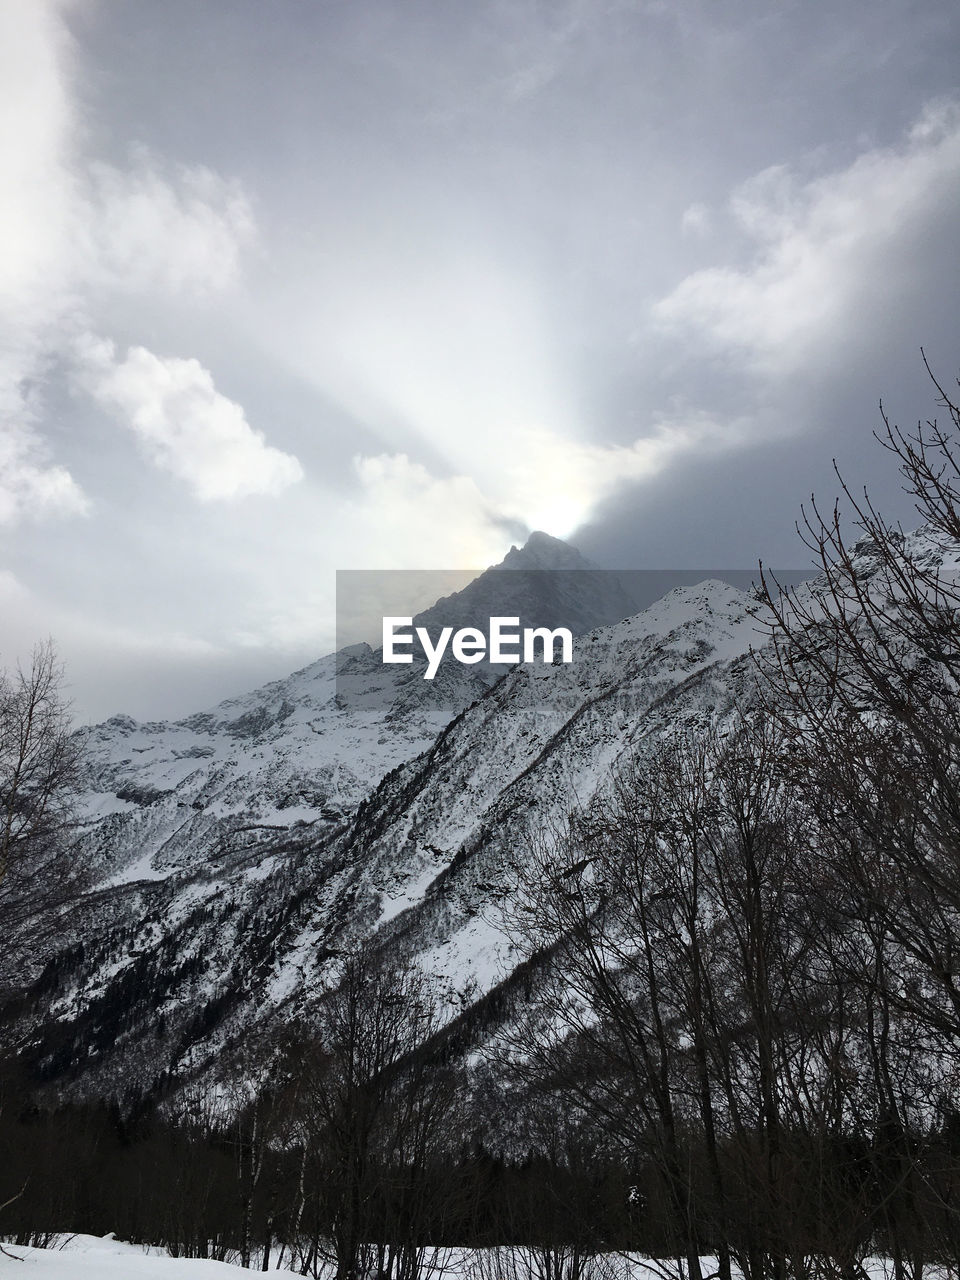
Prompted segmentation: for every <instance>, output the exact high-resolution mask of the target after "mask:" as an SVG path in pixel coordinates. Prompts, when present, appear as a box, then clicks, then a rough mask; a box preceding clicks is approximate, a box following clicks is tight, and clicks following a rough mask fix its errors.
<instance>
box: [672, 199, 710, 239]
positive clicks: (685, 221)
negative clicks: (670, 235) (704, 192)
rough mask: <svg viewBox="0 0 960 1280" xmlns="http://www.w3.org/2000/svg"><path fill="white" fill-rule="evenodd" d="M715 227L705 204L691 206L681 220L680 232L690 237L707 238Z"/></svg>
mask: <svg viewBox="0 0 960 1280" xmlns="http://www.w3.org/2000/svg"><path fill="white" fill-rule="evenodd" d="M712 226H713V219H712V217H711V215H710V210H709V209H708V208H707V206H706V205H705V204H699V203H697V204H691V205H688V206H687V208H686V209H684V211H683V214H682V215H681V218H680V230H681V231H682V232H683V234H684V235H688V236H707V235H709V234H710V231H711V230H712Z"/></svg>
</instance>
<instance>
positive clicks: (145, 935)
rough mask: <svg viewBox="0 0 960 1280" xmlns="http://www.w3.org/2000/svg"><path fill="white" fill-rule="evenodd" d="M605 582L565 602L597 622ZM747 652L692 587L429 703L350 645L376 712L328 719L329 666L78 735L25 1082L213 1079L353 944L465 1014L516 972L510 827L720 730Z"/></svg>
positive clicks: (520, 835) (462, 677) (407, 674)
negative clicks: (567, 651)
mask: <svg viewBox="0 0 960 1280" xmlns="http://www.w3.org/2000/svg"><path fill="white" fill-rule="evenodd" d="M534 549H535V550H536V551H537V552H538V554H539V552H540V551H541V550H543V549H545V548H544V544H543V542H542V541H541V540H540V539H537V540H536V542H535V543H534ZM546 549H547V550H549V551H550V553H551V554H552V555H556V554H558V552H557V548H556V546H555V545H554V546H550V547H548V548H546ZM564 554H565V553H564ZM521 555H522V553H520V552H512V553H511V557H512V558H513V561H514V562H516V560H517V558H518V557H519V556H521ZM511 557H508V561H509V560H510V559H511ZM504 564H505V567H506V568H510V567H511V566H510V564H509V563H507V562H504ZM572 567H574V568H576V569H579V566H572ZM561 576H562V577H563V575H561ZM603 576H604V575H601V579H602V578H603ZM494 578H495V579H498V580H503V581H506V580H508V579H510V580H511V582H512V581H519V577H515V576H514V575H513V574H509V573H505V572H501V569H500V568H498V569H495V570H490V571H488V573H487V574H484V575H482V576H481V578H480V579H478V580H477V581H476V582H475V583H473V584H471V588H472V589H473V590H474V591H475V592H477V593H483V596H482V598H483V603H484V606H485V607H487V606H488V605H489V604H490V603H491V600H495V602H496V605H497V610H498V611H500V609H501V608H504V603H503V597H501V596H494V597H491V596H489V595H488V594H487V593H488V592H490V591H492V590H493V587H492V586H491V579H494ZM545 581H548V579H545ZM564 582H565V586H564V589H565V590H566V589H567V588H568V587H569V582H568V581H566V580H565V578H564ZM508 585H510V584H509V583H508ZM601 585H602V583H601ZM471 588H468V590H470V589H471ZM512 589H513V588H512V586H511V590H512ZM591 589H592V588H591ZM605 590H606V588H605V587H604V588H603V591H605ZM603 591H602V592H601V595H600V596H599V597H596V598H593V599H591V598H589V597H586V599H585V600H581V601H580V604H581V606H582V608H583V609H584V610H586V608H587V607H596V608H597V609H598V611H599V612H601V613H602V609H604V608H605V609H607V610H608V611H609V612H612V613H614V614H615V613H616V610H617V607H619V601H618V600H617V599H614V598H610V597H609V596H608V597H603ZM445 604H446V611H445V612H444V613H443V614H442V616H443V617H444V618H451V617H452V618H454V619H457V617H458V613H457V610H458V609H459V608H461V607H462V605H463V602H462V601H459V600H457V598H456V597H453V598H451V600H450V601H447V602H445ZM550 604H551V602H549V601H547V600H544V601H543V602H541V607H542V608H543V609H547V608H548V606H549V605H550ZM568 604H569V602H568ZM425 616H426V615H425ZM759 638H760V637H759V634H758V627H757V623H756V621H755V618H754V602H753V600H752V599H751V597H749V596H748V595H746V594H745V593H743V592H740V591H737V590H736V589H735V588H733V587H731V586H729V585H727V584H725V583H722V582H716V581H709V582H704V583H701V584H700V585H699V586H697V587H693V588H684V589H679V590H677V591H674V592H672V593H670V594H669V595H668V596H666V597H665V598H664V599H663V600H661V601H659V602H658V603H657V604H655V605H653V606H652V607H650V608H648V609H647V610H645V611H644V612H642V613H641V614H639V615H637V616H634V617H630V618H627V619H625V620H621V621H616V622H613V623H611V624H608V625H603V626H595V627H594V629H593V630H591V631H590V632H588V633H587V634H585V635H583V636H581V637H580V639H579V641H578V643H577V645H576V646H575V651H574V661H573V662H572V663H571V664H569V665H560V664H558V665H555V666H548V665H535V666H519V667H514V668H511V669H508V671H507V673H506V674H504V675H502V676H500V677H499V678H495V677H496V671H493V672H491V671H489V670H488V671H487V672H486V673H479V669H478V668H469V667H467V668H459V667H458V666H456V665H455V666H454V667H452V668H450V670H451V671H452V672H454V673H455V674H454V675H453V677H452V680H453V681H454V683H453V684H451V686H450V688H449V689H447V690H446V691H444V692H443V694H442V696H441V697H440V698H439V700H436V695H435V694H431V695H430V698H431V700H427V701H425V700H424V699H425V698H426V696H427V695H425V694H424V693H423V689H424V685H425V682H423V681H422V680H420V679H419V677H418V676H415V675H414V669H413V668H412V667H409V666H408V667H405V668H399V669H398V668H394V669H392V670H399V671H400V672H401V673H404V674H402V675H401V676H400V677H393V675H392V672H391V673H390V674H386V675H385V674H384V673H385V672H390V669H386V668H384V667H383V666H382V665H381V664H380V662H379V658H378V657H377V655H374V654H372V653H371V652H370V651H369V650H367V649H366V648H365V647H358V648H357V649H356V650H355V651H353V652H351V654H349V655H347V658H348V662H349V663H350V664H352V667H351V678H352V679H355V680H356V681H357V682H358V685H359V687H361V688H362V687H363V685H364V682H371V681H374V680H390V679H396V683H395V684H394V685H392V686H391V687H390V688H389V690H388V691H387V693H388V695H389V696H388V698H387V705H388V706H389V713H388V715H387V716H384V715H383V714H382V706H383V699H382V697H381V698H378V699H375V700H374V703H375V705H376V706H379V707H380V708H381V710H380V711H379V712H375V711H374V709H373V708H372V707H371V706H366V708H365V704H364V702H363V699H362V698H360V699H359V700H358V701H357V705H353V701H354V700H353V699H348V700H347V701H348V703H349V704H350V705H348V706H347V708H346V709H344V707H343V705H342V703H338V699H337V696H336V684H335V681H336V672H335V664H334V662H333V660H332V659H324V660H321V662H319V663H317V664H314V665H313V666H312V667H308V668H306V669H305V670H304V671H302V672H298V673H296V674H295V675H293V676H291V677H290V678H289V679H288V680H286V681H282V682H280V683H278V684H276V685H271V686H267V688H266V689H264V690H259V691H257V692H256V693H254V694H251V695H248V696H247V697H246V698H243V699H237V700H234V701H231V702H228V703H224V704H221V706H220V707H218V708H216V709H214V710H213V711H212V712H208V713H206V714H204V715H200V716H194V717H190V718H189V719H188V720H186V721H183V722H181V723H179V724H175V725H145V726H139V725H135V724H134V723H133V722H131V721H127V720H123V719H119V720H114V721H110V722H108V723H107V724H106V725H103V726H98V727H97V728H96V729H94V730H91V731H89V734H88V737H89V741H90V746H91V751H92V755H93V764H92V767H91V774H90V778H91V787H90V791H89V792H88V794H87V797H86V805H87V815H88V824H89V825H88V830H87V835H86V842H87V848H88V850H90V851H92V853H93V855H94V856H95V858H96V859H97V863H98V866H99V868H100V880H99V883H98V885H97V887H96V888H95V889H94V890H93V891H92V892H91V893H89V894H88V895H87V897H86V898H85V899H84V901H83V902H82V903H81V904H79V906H78V910H77V912H76V914H75V922H74V926H73V927H74V929H75V933H74V935H73V938H72V939H71V940H69V943H68V945H67V946H66V947H65V949H64V951H63V952H62V953H61V955H60V956H59V957H58V958H57V959H56V960H55V961H54V962H53V963H51V964H50V965H49V966H48V968H47V971H46V973H45V975H44V977H43V979H42V980H41V983H40V987H39V989H38V991H37V997H38V999H39V1000H41V1001H42V1002H43V1005H44V1007H45V1008H46V1009H47V1010H48V1017H47V1020H46V1023H45V1026H44V1030H43V1034H42V1039H41V1043H40V1044H39V1045H38V1047H37V1049H38V1058H39V1061H40V1064H41V1066H42V1068H43V1070H44V1071H45V1072H46V1073H48V1074H50V1075H52V1076H55V1077H57V1078H58V1079H60V1080H62V1081H65V1082H69V1080H70V1078H71V1077H72V1076H74V1077H76V1084H75V1087H76V1088H78V1089H80V1090H81V1091H85V1090H88V1089H92V1090H96V1091H97V1092H101V1093H107V1094H112V1095H114V1096H125V1095H127V1096H137V1095H143V1094H145V1093H150V1092H151V1091H153V1090H156V1089H163V1088H165V1087H166V1086H167V1084H168V1082H169V1081H170V1080H171V1079H173V1080H180V1079H185V1078H189V1077H190V1076H193V1075H195V1074H198V1073H200V1074H202V1073H205V1072H209V1071H216V1070H218V1069H220V1067H221V1066H222V1064H223V1063H224V1062H226V1061H228V1060H229V1059H230V1057H231V1054H232V1051H233V1050H236V1049H238V1048H239V1047H240V1046H241V1045H243V1044H245V1043H249V1042H250V1041H251V1040H258V1039H260V1038H261V1035H268V1034H269V1029H270V1028H271V1027H272V1026H274V1025H276V1023H277V1021H278V1020H280V1021H284V1020H286V1021H289V1020H299V1019H302V1018H308V1017H309V1012H310V1008H311V1004H312V1002H313V1001H314V1000H315V999H316V996H317V993H318V992H319V991H320V990H322V989H323V987H324V985H325V981H326V980H327V979H328V976H329V970H330V964H331V957H332V956H334V955H335V954H336V953H337V952H339V951H341V950H342V949H343V948H344V947H345V946H347V945H349V944H350V943H351V942H353V941H355V940H358V939H360V938H362V937H371V936H372V937H374V938H377V939H379V940H380V942H382V944H383V945H384V946H385V947H388V948H389V947H392V946H396V945H402V946H403V947H404V948H405V949H408V950H412V951H413V952H414V953H415V954H416V955H417V956H418V958H419V960H420V963H421V964H422V965H423V967H424V968H426V969H427V970H428V971H430V972H431V973H433V974H434V975H435V978H436V982H437V987H438V990H440V991H441V992H442V993H443V995H444V997H445V999H446V1000H447V1002H448V1007H449V1009H450V1011H451V1013H454V1012H460V1011H461V1010H464V1009H467V1008H469V1006H470V1005H471V1004H472V1002H474V1001H475V1000H476V999H478V998H479V997H480V996H482V995H483V994H484V993H485V992H486V991H488V990H489V989H490V988H491V987H492V986H494V985H495V984H496V983H498V982H499V981H500V980H501V979H504V978H505V977H507V975H508V974H509V972H510V969H511V967H512V958H511V955H510V950H509V946H508V944H507V942H506V938H505V935H504V933H503V932H502V930H501V928H500V922H499V914H500V907H501V904H502V900H503V898H504V895H505V894H507V893H509V887H510V885H511V884H512V883H513V882H514V878H515V875H516V872H517V868H518V866H520V865H521V864H522V861H523V857H524V850H525V847H527V846H528V843H529V839H530V838H531V832H535V831H536V830H539V829H542V828H543V827H544V826H549V825H550V824H551V823H552V822H555V821H562V819H563V817H564V816H565V815H566V814H567V813H568V812H569V811H570V809H572V808H573V807H574V806H575V805H576V804H578V803H586V802H588V801H589V800H590V799H591V797H592V796H593V795H594V794H595V793H596V791H597V789H598V788H601V787H603V786H604V785H606V783H607V781H608V780H609V778H610V776H611V773H612V771H613V770H614V769H615V767H616V765H617V762H618V761H620V760H621V759H623V758H625V757H626V756H628V755H630V754H631V753H632V752H633V751H635V750H636V749H637V747H638V746H639V745H641V744H642V743H643V741H644V740H645V739H648V738H650V737H651V736H652V735H656V734H657V733H659V732H660V731H661V730H662V729H663V728H664V727H666V726H668V725H669V724H675V723H676V722H677V721H678V720H679V719H690V720H692V721H697V722H706V721H710V720H713V719H715V718H717V717H723V716H725V715H728V714H729V713H730V712H731V710H732V708H733V706H734V704H735V702H736V700H737V699H738V697H739V696H740V695H741V693H742V691H743V689H744V688H745V687H746V684H747V682H748V679H749V670H750V662H751V660H750V658H749V657H748V651H749V649H750V647H751V645H755V644H756V643H757V642H758V640H759ZM472 671H477V672H478V674H477V675H476V676H475V677H472V676H471V675H470V673H471V672H472ZM491 679H493V683H491ZM474 680H475V681H476V683H472V681H474ZM458 681H459V682H462V683H456V682H458ZM382 692H383V691H382V690H381V694H382Z"/></svg>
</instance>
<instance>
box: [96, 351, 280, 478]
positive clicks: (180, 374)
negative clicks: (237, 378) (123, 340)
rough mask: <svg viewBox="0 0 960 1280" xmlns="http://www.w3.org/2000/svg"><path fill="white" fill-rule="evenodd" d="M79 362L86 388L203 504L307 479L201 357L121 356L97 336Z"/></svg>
mask: <svg viewBox="0 0 960 1280" xmlns="http://www.w3.org/2000/svg"><path fill="white" fill-rule="evenodd" d="M77 359H78V375H77V376H78V381H79V382H80V384H81V385H82V386H83V387H84V389H85V390H87V391H88V392H89V393H90V395H92V396H93V398H94V400H96V401H97V403H98V404H100V405H101V406H102V407H103V408H105V409H106V410H108V411H109V412H110V413H111V414H113V416H114V417H115V418H116V419H117V420H118V421H119V422H120V423H122V424H123V425H124V426H126V427H128V428H129V429H130V430H131V431H133V432H134V434H135V435H136V436H137V437H138V439H139V440H140V442H141V445H142V447H143V448H144V450H145V452H146V453H147V455H148V457H149V458H150V459H151V461H152V462H153V463H155V464H156V466H158V467H160V468H161V469H162V470H165V471H169V472H171V473H172V474H173V475H175V476H177V477H178V478H179V479H181V480H184V481H185V482H186V483H187V484H188V485H189V487H190V489H191V490H192V491H193V493H194V494H195V495H196V497H198V498H199V499H200V500H201V501H204V502H211V501H217V500H220V499H225V498H238V497H242V496H245V495H248V494H255V493H259V494H277V493H280V492H282V491H283V490H284V489H286V488H288V487H289V486H290V485H292V484H295V483H296V482H297V481H298V480H300V479H301V478H302V475H303V470H302V468H301V466H300V463H299V462H298V461H297V459H296V458H294V457H293V456H292V455H290V454H288V453H282V452H281V451H280V450H279V449H275V448H273V447H272V446H271V445H268V444H267V443H266V441H265V440H264V437H263V434H262V432H260V431H256V430H255V429H254V428H253V427H251V426H250V424H249V423H248V422H247V420H246V417H245V415H244V412H243V409H242V408H241V406H240V405H239V404H237V403H236V402H235V401H234V400H230V399H228V398H227V397H226V396H224V395H222V394H221V393H220V392H219V391H217V389H216V387H215V386H214V382H213V378H212V376H211V374H210V373H209V371H208V370H207V369H205V368H204V367H203V366H202V365H201V364H200V362H199V361H198V360H192V359H188V360H184V359H180V358H178V357H164V358H161V357H160V356H156V355H154V354H153V352H151V351H148V350H147V349H146V348H145V347H131V348H130V350H129V351H128V352H127V354H126V356H125V357H124V358H123V359H119V358H118V357H117V353H116V349H115V347H114V344H113V343H112V342H109V341H106V340H102V339H96V338H92V337H86V338H84V339H82V340H81V341H79V342H78V344H77Z"/></svg>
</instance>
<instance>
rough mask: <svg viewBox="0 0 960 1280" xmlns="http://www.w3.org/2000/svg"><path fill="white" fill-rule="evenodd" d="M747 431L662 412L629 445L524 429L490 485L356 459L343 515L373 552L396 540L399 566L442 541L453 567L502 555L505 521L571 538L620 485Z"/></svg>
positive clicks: (399, 459)
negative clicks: (354, 484)
mask: <svg viewBox="0 0 960 1280" xmlns="http://www.w3.org/2000/svg"><path fill="white" fill-rule="evenodd" d="M739 430H740V428H739V426H738V424H733V425H730V424H727V425H726V426H725V427H722V426H721V425H720V424H718V423H717V422H716V421H715V420H714V419H713V418H712V417H711V416H710V415H708V414H706V413H700V412H690V413H688V414H685V415H684V414H679V413H678V414H677V415H676V416H674V417H671V418H667V417H662V418H660V419H658V420H657V422H656V424H655V426H654V429H653V431H652V432H651V434H650V435H648V436H645V437H641V438H639V439H637V440H635V441H634V442H633V443H632V444H629V445H603V444H591V443H589V442H584V441H578V440H574V439H564V438H563V437H560V436H557V435H555V434H553V433H551V432H549V431H545V430H528V431H521V432H518V433H517V434H516V436H515V438H514V441H513V444H512V446H511V449H510V452H509V454H508V455H505V456H504V457H503V458H502V460H501V461H502V465H501V468H500V471H499V473H498V480H497V482H496V483H495V484H489V485H488V487H487V489H486V490H485V489H482V488H481V487H480V485H478V484H477V482H476V481H475V480H474V479H472V478H471V477H469V476H466V475H452V476H445V477H437V476H435V475H433V474H432V473H431V472H430V471H429V470H428V469H427V468H426V467H424V466H423V465H422V464H421V463H418V462H414V461H411V460H410V458H409V457H407V455H406V454H379V455H377V456H375V457H357V458H355V459H354V466H355V469H356V472H357V475H358V478H359V480H360V482H361V493H360V496H359V498H358V499H357V500H355V501H354V504H353V510H352V511H350V512H347V513H345V515H347V516H348V518H352V522H354V523H355V524H356V525H359V526H360V527H362V528H363V529H364V530H365V533H366V534H367V535H371V536H372V542H368V543H367V551H368V555H371V554H372V555H373V556H374V558H376V557H377V555H378V546H379V548H382V547H383V546H389V548H390V556H391V565H400V564H404V563H406V564H409V565H413V566H418V567H430V566H429V565H427V564H425V561H424V556H425V554H426V555H429V554H430V551H425V549H427V548H434V547H438V546H439V547H440V548H441V549H442V554H441V561H442V563H443V564H444V565H445V566H447V567H449V566H450V565H452V564H486V563H488V561H489V560H490V559H491V558H498V557H499V554H500V552H498V550H497V549H498V548H502V544H503V534H504V529H505V528H510V529H516V530H524V529H526V530H531V529H546V530H548V531H549V532H551V533H553V534H555V535H556V536H559V537H567V536H569V535H570V534H571V533H573V532H574V530H576V529H577V528H578V527H579V526H580V525H582V524H583V523H584V522H585V521H586V520H587V519H589V518H590V516H592V515H593V514H594V513H595V512H596V510H597V508H598V507H599V506H600V504H601V503H602V502H603V501H604V499H606V498H608V497H609V496H610V495H611V494H612V493H614V492H615V491H616V490H618V489H620V488H621V487H622V486H624V485H626V484H630V483H635V482H637V481H640V480H649V479H650V478H651V477H652V476H655V475H657V474H658V473H659V472H661V471H662V470H663V469H664V468H665V467H666V466H668V465H669V463H670V462H671V461H673V460H674V459H675V458H676V457H677V456H679V455H681V454H683V453H684V452H686V451H688V450H692V449H697V448H699V449H711V448H716V447H721V446H723V445H730V444H731V443H734V441H735V439H736V438H738V432H739ZM361 516H362V518H360V517H361ZM438 529H439V530H443V535H442V538H441V539H440V540H439V541H438V538H437V530H438ZM379 554H380V555H381V556H382V550H381V551H379Z"/></svg>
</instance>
